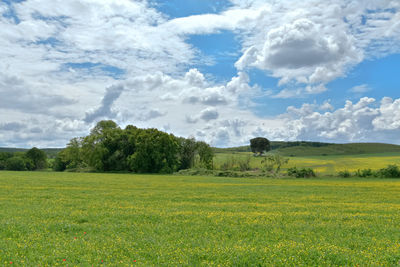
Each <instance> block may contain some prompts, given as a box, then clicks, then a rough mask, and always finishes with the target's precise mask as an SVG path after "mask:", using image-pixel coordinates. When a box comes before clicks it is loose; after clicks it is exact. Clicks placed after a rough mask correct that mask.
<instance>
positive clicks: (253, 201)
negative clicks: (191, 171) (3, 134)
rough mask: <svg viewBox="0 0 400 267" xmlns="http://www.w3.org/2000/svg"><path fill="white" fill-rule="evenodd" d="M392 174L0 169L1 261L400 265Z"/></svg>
mask: <svg viewBox="0 0 400 267" xmlns="http://www.w3.org/2000/svg"><path fill="white" fill-rule="evenodd" d="M399 195H400V181H399V180H390V179H385V180H377V179H364V180H361V179H309V180H306V179H249V178H247V179H238V178H236V179H235V178H213V177H184V176H157V175H130V174H79V173H52V172H0V225H1V227H0V265H4V266H10V264H12V265H15V266H39V264H40V266H56V265H64V266H66V265H68V266H92V265H93V266H100V265H102V264H103V265H105V266H178V265H190V266H217V265H221V266H259V265H261V266H264V265H289V266H301V265H313V266H316V265H325V266H327V265H341V266H343V265H357V264H358V265H361V266H363V265H364V266H366V265H368V266H371V265H372V266H377V265H386V266H394V265H399V264H400V231H399V229H400V213H399V209H400V198H399Z"/></svg>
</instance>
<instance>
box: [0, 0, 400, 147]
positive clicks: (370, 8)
mask: <svg viewBox="0 0 400 267" xmlns="http://www.w3.org/2000/svg"><path fill="white" fill-rule="evenodd" d="M231 2H232V4H233V6H232V7H230V8H228V9H227V10H225V11H224V12H221V13H219V14H203V15H196V16H189V17H184V18H177V19H168V18H167V17H166V16H165V15H164V14H162V13H160V12H159V11H157V10H156V9H155V8H153V7H152V6H151V5H150V4H149V2H148V1H130V0H110V1H94V0H85V1H78V0H71V1H61V0H54V1H49V0H26V1H17V2H9V1H8V2H1V3H0V13H1V16H0V33H1V34H0V46H1V47H2V48H3V49H1V50H0V58H1V59H2V60H1V62H0V110H1V112H0V140H2V143H0V145H10V146H33V145H36V146H63V145H65V144H66V142H67V141H68V140H69V139H70V138H72V137H75V136H83V135H85V134H87V133H88V130H89V128H90V127H92V126H93V124H94V123H95V122H96V121H98V120H100V119H103V118H107V119H115V120H116V121H117V122H118V123H119V124H120V125H122V126H124V125H126V124H135V125H137V126H139V127H158V128H160V129H165V130H167V131H171V132H173V133H174V134H176V135H182V136H190V135H194V136H195V137H196V138H199V139H202V140H205V141H207V142H210V143H212V144H213V145H220V146H227V145H242V144H245V143H247V142H248V140H249V139H250V138H252V137H254V136H257V135H265V136H267V137H269V138H270V139H285V140H295V139H313V140H328V141H337V140H339V141H340V140H343V141H351V140H369V139H368V138H371V140H382V141H383V140H388V136H392V135H393V134H394V133H398V131H399V127H398V123H399V118H398V116H397V115H395V116H393V115H391V114H398V113H399V112H398V111H399V100H397V99H396V100H392V99H389V98H384V99H383V100H382V102H381V104H380V106H379V107H377V106H378V105H377V104H376V103H375V102H374V101H373V100H372V99H370V98H363V99H361V100H360V101H359V102H358V103H356V104H353V103H351V102H347V103H346V105H345V106H344V107H343V108H339V109H337V110H334V108H333V107H332V105H331V104H330V103H329V101H327V102H324V103H322V104H321V105H317V104H311V105H309V104H308V105H306V104H305V105H303V106H302V107H301V108H293V107H291V108H288V112H287V113H285V114H282V115H280V116H278V117H267V118H264V117H259V116H256V115H255V114H254V109H255V107H256V105H255V104H254V103H253V102H252V99H253V98H254V97H255V96H260V95H263V96H265V95H267V94H269V97H271V98H295V97H305V98H307V97H308V96H310V95H311V94H317V93H321V92H324V91H326V90H327V88H326V87H325V84H326V83H327V82H329V81H332V80H334V79H335V78H337V77H340V76H343V75H345V73H346V71H347V70H348V69H349V68H351V67H352V66H354V65H355V64H357V63H358V62H360V61H361V60H363V59H365V58H373V57H380V56H382V55H386V54H388V53H394V52H398V51H400V49H399V48H400V45H399V43H400V42H399V36H400V32H399V27H398V25H399V23H400V16H399V12H398V10H399V8H400V4H399V2H398V1H395V0H393V1H389V0H384V1H361V0H360V1H345V0H341V1H335V0H327V1H315V0H308V1H298V2H293V1H291V0H282V1H272V0H271V1H269V0H268V1H261V0H249V1H236V0H232V1H231ZM223 30H229V31H232V32H233V33H234V34H235V36H236V38H237V40H238V42H239V43H240V44H241V45H242V50H241V53H242V55H241V56H240V57H239V58H238V60H237V62H236V67H237V70H238V72H237V74H236V75H234V77H231V78H230V79H228V81H224V82H215V81H214V80H218V79H214V78H215V77H212V76H211V75H210V73H204V74H203V73H201V72H200V71H199V70H197V69H195V68H193V65H196V66H198V65H201V64H202V63H204V61H205V60H204V59H203V58H201V54H200V53H199V51H198V50H197V49H196V47H194V46H193V45H192V44H190V43H189V42H188V37H189V36H190V35H204V34H213V33H218V32H220V31H223ZM250 68H257V69H261V70H263V71H265V73H266V75H268V76H273V77H276V78H279V79H280V88H279V89H280V92H279V93H275V94H272V93H270V92H266V91H265V90H262V89H261V88H260V87H259V86H257V85H254V83H252V81H250V78H249V75H248V74H247V73H246V72H247V71H248V70H249V69H250ZM217 78H218V77H217ZM353 90H356V91H360V90H362V87H359V88H353ZM325 111H329V112H325ZM323 112H324V113H323ZM396 140H397V141H396ZM396 140H395V141H393V142H399V141H398V139H396Z"/></svg>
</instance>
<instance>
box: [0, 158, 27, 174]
mask: <svg viewBox="0 0 400 267" xmlns="http://www.w3.org/2000/svg"><path fill="white" fill-rule="evenodd" d="M5 165H6V169H7V170H10V171H26V170H27V168H26V162H25V160H24V158H22V157H12V158H8V159H7V160H6V164H5Z"/></svg>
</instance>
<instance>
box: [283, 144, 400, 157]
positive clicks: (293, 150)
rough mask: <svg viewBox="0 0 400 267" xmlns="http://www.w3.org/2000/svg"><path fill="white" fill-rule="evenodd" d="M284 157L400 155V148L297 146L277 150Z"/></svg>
mask: <svg viewBox="0 0 400 267" xmlns="http://www.w3.org/2000/svg"><path fill="white" fill-rule="evenodd" d="M276 152H277V153H279V154H281V155H283V156H296V157H305V156H328V155H359V154H361V155H362V154H376V153H390V152H396V153H399V154H400V146H398V145H391V144H379V143H352V144H333V145H328V146H322V147H309V146H304V147H303V146H295V147H287V148H281V149H278V150H276Z"/></svg>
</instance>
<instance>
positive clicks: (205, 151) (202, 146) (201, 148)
mask: <svg viewBox="0 0 400 267" xmlns="http://www.w3.org/2000/svg"><path fill="white" fill-rule="evenodd" d="M197 152H198V154H199V157H200V166H201V167H203V168H206V169H209V170H211V169H213V158H214V151H213V150H212V148H211V147H210V145H208V144H207V143H205V142H197Z"/></svg>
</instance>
